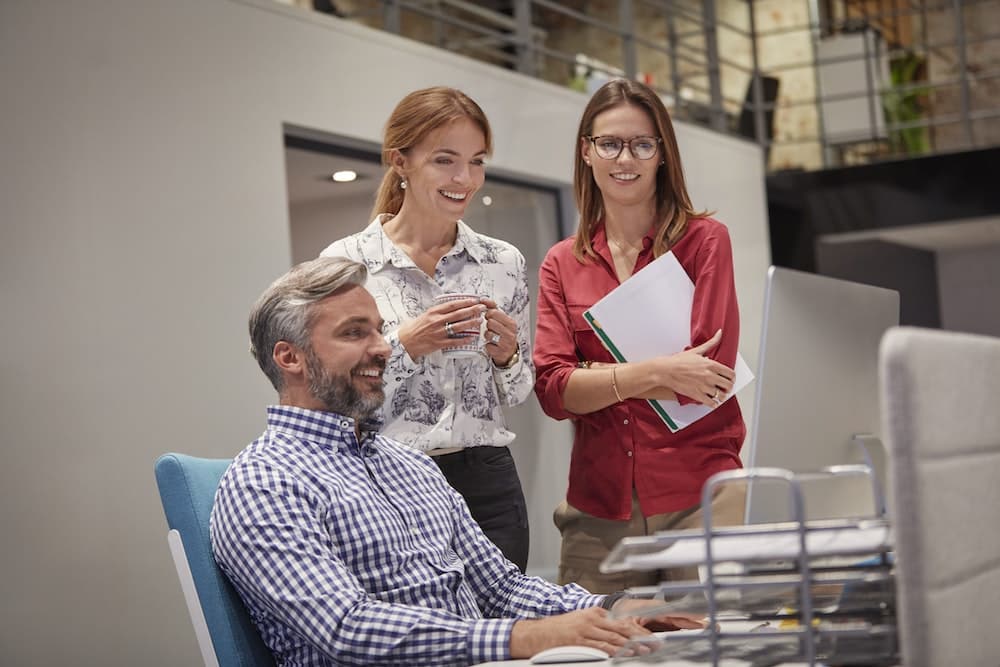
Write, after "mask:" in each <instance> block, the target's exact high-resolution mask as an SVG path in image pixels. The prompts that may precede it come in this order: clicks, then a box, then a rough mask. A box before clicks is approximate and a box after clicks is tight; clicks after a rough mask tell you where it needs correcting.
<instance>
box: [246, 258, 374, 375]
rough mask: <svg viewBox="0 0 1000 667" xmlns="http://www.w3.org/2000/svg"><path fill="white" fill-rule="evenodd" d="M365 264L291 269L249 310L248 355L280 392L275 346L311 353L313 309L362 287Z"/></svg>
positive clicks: (339, 261)
mask: <svg viewBox="0 0 1000 667" xmlns="http://www.w3.org/2000/svg"><path fill="white" fill-rule="evenodd" d="M367 278H368V270H367V269H366V268H365V265H364V264H361V263H359V262H355V261H353V260H350V259H347V258H345V257H320V258H318V259H313V260H310V261H308V262H302V263H301V264H297V265H296V266H293V267H292V268H291V269H290V270H289V271H288V273H286V274H285V275H283V276H281V277H280V278H278V279H277V280H275V281H274V282H273V283H271V286H270V287H268V288H267V289H266V290H264V293H263V294H261V295H260V298H259V299H257V302H256V303H255V304H254V306H253V309H252V310H251V311H250V353H251V354H252V355H253V356H254V358H255V359H256V360H257V364H258V365H259V366H260V369H261V370H262V371H264V375H266V376H267V378H268V379H269V380H270V381H271V384H272V385H274V388H275V389H277V390H278V391H279V392H280V391H281V390H282V388H283V386H284V379H283V378H282V376H281V369H280V368H278V365H277V364H275V363H274V356H273V353H274V346H275V345H276V344H277V343H278V342H279V341H286V342H288V343H291V344H292V345H295V346H296V347H299V348H301V349H303V350H307V351H308V350H310V349H311V346H310V344H309V332H310V329H311V328H312V306H313V304H315V303H317V302H319V301H322V300H323V299H325V298H326V297H328V296H330V295H331V294H336V293H337V292H339V291H341V290H343V289H345V288H347V287H352V286H360V285H364V284H365V280H366V279H367Z"/></svg>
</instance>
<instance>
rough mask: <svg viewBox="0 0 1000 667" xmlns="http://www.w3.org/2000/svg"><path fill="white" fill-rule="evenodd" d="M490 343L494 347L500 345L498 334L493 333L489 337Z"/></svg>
mask: <svg viewBox="0 0 1000 667" xmlns="http://www.w3.org/2000/svg"><path fill="white" fill-rule="evenodd" d="M490 342H491V343H493V344H494V345H498V344H499V343H500V334H498V333H494V334H493V335H492V336H491V337H490Z"/></svg>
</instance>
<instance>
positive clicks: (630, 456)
mask: <svg viewBox="0 0 1000 667" xmlns="http://www.w3.org/2000/svg"><path fill="white" fill-rule="evenodd" d="M628 457H629V458H632V452H631V450H630V451H629V452H628Z"/></svg>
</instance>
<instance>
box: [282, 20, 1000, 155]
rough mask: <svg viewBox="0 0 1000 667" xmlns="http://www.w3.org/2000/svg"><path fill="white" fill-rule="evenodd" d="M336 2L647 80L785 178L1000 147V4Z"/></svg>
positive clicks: (519, 60)
mask: <svg viewBox="0 0 1000 667" xmlns="http://www.w3.org/2000/svg"><path fill="white" fill-rule="evenodd" d="M296 4H299V5H307V6H308V7H309V8H312V7H313V5H314V4H319V3H313V2H309V1H308V0H296ZM322 4H323V6H325V7H327V8H329V9H330V10H332V11H335V12H336V13H337V14H338V15H339V16H341V17H343V18H345V19H348V20H352V21H359V22H362V23H364V24H366V25H369V26H371V27H375V28H378V29H382V30H387V31H390V32H393V33H396V34H399V35H402V36H405V37H409V38H412V39H417V40H419V41H422V42H425V43H429V44H432V45H435V46H438V47H440V48H443V49H447V50H449V51H452V52H455V53H459V54H462V55H466V56H469V57H472V58H476V59H479V60H482V61H485V62H488V63H491V64H493V65H495V66H498V67H504V68H507V69H512V70H515V71H518V72H520V73H522V74H525V75H527V76H532V77H537V78H541V79H544V80H547V81H550V82H552V83H556V84H559V85H568V86H571V87H574V88H576V89H578V90H581V91H584V92H588V91H590V90H593V89H595V88H596V87H597V86H598V85H599V84H600V83H602V82H603V81H604V80H607V79H608V78H611V77H615V76H625V77H629V78H634V79H639V80H643V81H645V82H646V83H648V84H649V85H651V86H652V87H653V88H654V89H656V90H657V92H659V93H660V94H661V96H662V97H663V99H664V102H665V103H666V104H667V106H668V108H670V109H671V112H672V113H673V115H674V117H675V118H678V119H682V120H685V121H688V122H693V123H698V124H702V125H705V126H707V127H710V128H712V129H714V130H717V131H720V132H728V133H733V134H741V135H743V136H746V137H747V138H750V139H751V140H753V141H756V142H757V143H759V144H760V145H761V146H763V147H764V148H765V150H766V152H767V153H768V154H769V158H768V160H769V163H768V166H769V168H771V169H780V168H787V167H793V168H805V169H812V168H822V167H829V166H837V165H841V164H850V163H854V162H867V161H874V160H881V159H893V158H899V157H907V156H912V155H919V154H927V153H933V152H941V151H953V150H960V149H970V148H977V147H984V146H989V145H997V144H1000V94H996V93H995V92H994V91H995V90H997V86H998V85H1000V82H998V80H1000V28H994V27H993V26H1000V2H998V0H834V2H832V4H831V2H824V3H822V4H821V3H819V2H817V0H784V1H782V0H618V1H617V2H613V1H604V2H588V1H587V0H566V1H562V2H556V1H554V0H496V1H493V2H469V1H467V0H339V1H337V2H335V3H331V2H326V3H322ZM821 7H822V8H823V9H824V11H825V14H824V15H820V13H819V12H820V8H821ZM776 16H782V17H784V18H782V19H780V20H779V19H776V18H775V17H776ZM942 26H945V27H946V28H947V29H945V28H942ZM883 35H887V36H888V39H887V38H886V37H883ZM890 40H891V43H890ZM955 128H958V130H957V131H955Z"/></svg>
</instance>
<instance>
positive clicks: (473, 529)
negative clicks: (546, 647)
mask: <svg viewBox="0 0 1000 667" xmlns="http://www.w3.org/2000/svg"><path fill="white" fill-rule="evenodd" d="M455 499H456V501H455V507H454V514H455V516H456V517H457V520H456V536H455V550H456V552H457V553H458V555H459V557H460V558H461V559H462V561H463V562H464V563H465V566H466V567H465V571H466V574H467V577H468V581H469V584H470V586H471V587H472V591H473V594H474V595H475V596H476V602H477V604H478V606H479V608H480V610H481V611H482V613H483V615H484V616H486V617H490V618H518V619H521V618H535V617H540V616H553V615H556V614H564V613H566V612H570V611H574V610H577V609H585V608H587V607H597V606H599V605H600V604H601V602H602V601H603V600H604V598H605V596H604V595H593V594H591V593H589V592H587V591H586V590H585V589H584V588H582V587H581V586H578V585H577V584H567V585H565V586H558V585H556V584H553V583H551V582H549V581H546V580H544V579H542V578H540V577H532V576H528V575H524V574H521V572H520V571H519V570H518V569H517V566H516V565H514V564H513V563H512V562H510V561H509V560H507V559H506V558H504V556H503V553H502V552H501V551H500V549H499V548H498V547H497V546H496V545H494V544H493V543H492V542H491V541H490V540H489V538H488V537H486V535H485V534H484V533H483V531H482V529H481V528H480V527H479V524H478V523H476V521H475V520H474V519H473V518H472V515H471V514H470V513H469V508H468V506H467V505H466V504H465V502H464V501H463V500H462V499H461V497H460V496H458V494H457V493H456V495H455ZM508 643H509V636H508Z"/></svg>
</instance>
